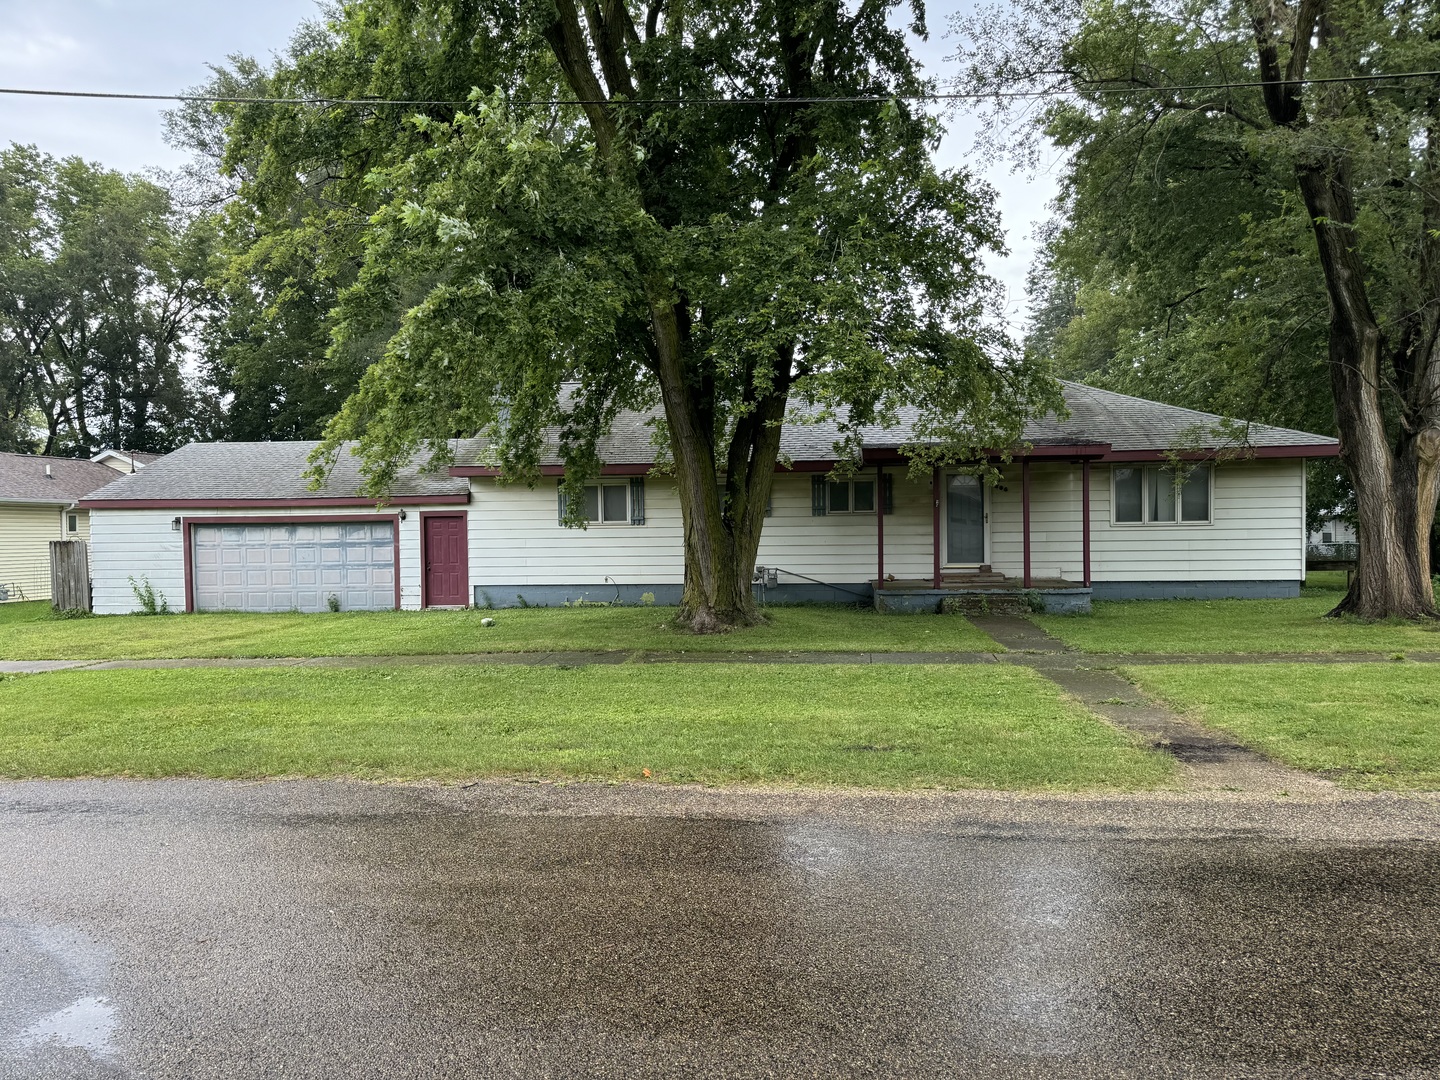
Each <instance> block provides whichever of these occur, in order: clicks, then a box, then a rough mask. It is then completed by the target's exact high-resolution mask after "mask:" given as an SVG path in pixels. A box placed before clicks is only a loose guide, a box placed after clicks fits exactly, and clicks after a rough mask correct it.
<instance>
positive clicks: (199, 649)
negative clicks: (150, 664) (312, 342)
mask: <svg viewBox="0 0 1440 1080" xmlns="http://www.w3.org/2000/svg"><path fill="white" fill-rule="evenodd" d="M674 611H675V609H674V608H663V607H615V608H610V607H583V608H521V609H509V610H505V611H373V612H343V613H340V614H330V613H328V612H327V613H323V614H316V615H301V614H298V613H295V614H290V613H285V614H275V615H247V614H242V613H238V612H227V613H217V614H201V615H155V616H140V615H106V616H99V617H96V618H87V619H56V618H53V617H52V616H51V615H50V609H49V605H47V604H45V603H43V602H40V603H27V604H4V605H0V660H142V659H153V658H157V657H172V658H180V657H210V656H260V657H264V656H418V655H444V654H447V653H475V652H557V651H566V650H590V649H599V650H626V651H629V650H687V651H691V652H745V651H748V650H753V651H765V652H776V651H821V652H828V651H836V652H848V651H855V652H910V651H917V652H977V651H981V652H998V651H1003V650H1002V649H1001V648H1000V646H999V645H997V644H996V643H995V642H994V641H992V640H991V639H990V637H989V636H988V635H986V634H982V633H981V632H980V631H979V630H977V629H975V627H973V626H971V625H970V623H968V622H967V621H966V620H965V619H964V618H962V617H960V616H958V615H880V614H877V613H876V612H874V611H870V610H868V609H861V608H855V607H838V606H821V605H816V606H814V607H804V606H797V607H773V608H771V609H770V615H771V622H770V623H769V624H768V625H766V626H757V627H753V628H751V629H748V630H741V631H737V632H735V633H732V634H719V635H709V636H704V637H697V636H695V635H692V634H686V633H683V632H680V631H677V630H672V629H671V628H670V627H669V626H667V625H666V623H667V621H668V620H669V619H670V618H671V617H673V615H674ZM486 617H490V618H493V619H494V620H495V624H496V625H495V626H493V627H489V628H486V627H483V626H481V625H480V620H481V619H482V618H486Z"/></svg>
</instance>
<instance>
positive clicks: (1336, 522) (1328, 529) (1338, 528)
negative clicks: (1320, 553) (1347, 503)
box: [1310, 517, 1356, 547]
mask: <svg viewBox="0 0 1440 1080" xmlns="http://www.w3.org/2000/svg"><path fill="white" fill-rule="evenodd" d="M1355 542H1356V541H1355V526H1354V525H1351V524H1350V523H1349V522H1348V521H1342V520H1341V519H1340V518H1338V517H1336V518H1326V519H1325V520H1324V521H1322V522H1321V523H1320V528H1318V529H1316V530H1315V531H1314V532H1312V533H1311V534H1310V545H1311V546H1312V547H1314V546H1316V545H1320V546H1327V545H1330V544H1353V543H1355Z"/></svg>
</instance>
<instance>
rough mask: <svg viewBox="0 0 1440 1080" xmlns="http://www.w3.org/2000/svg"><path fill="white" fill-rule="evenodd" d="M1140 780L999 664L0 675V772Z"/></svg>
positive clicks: (974, 782) (1091, 729)
mask: <svg viewBox="0 0 1440 1080" xmlns="http://www.w3.org/2000/svg"><path fill="white" fill-rule="evenodd" d="M647 769H648V770H649V771H650V779H652V780H655V781H697V782H702V783H760V784H814V785H829V784H840V785H857V786H865V787H881V788H929V787H938V788H965V787H987V788H1006V789H1056V790H1073V789H1082V788H1107V789H1137V788H1148V787H1155V786H1158V785H1164V784H1166V783H1167V782H1168V781H1169V780H1170V779H1171V776H1172V766H1171V764H1170V762H1169V761H1168V760H1167V759H1165V758H1163V757H1162V756H1160V755H1157V754H1155V753H1153V752H1151V751H1149V750H1146V749H1143V748H1141V747H1140V746H1139V745H1138V744H1137V743H1136V742H1135V740H1134V739H1132V738H1131V737H1130V736H1129V735H1127V734H1125V733H1122V732H1120V731H1118V730H1116V729H1114V728H1111V727H1110V726H1108V725H1107V724H1105V723H1103V722H1102V721H1100V720H1097V719H1096V718H1094V717H1093V716H1091V715H1090V714H1089V713H1087V712H1086V711H1085V710H1084V709H1083V708H1082V707H1080V706H1079V705H1077V704H1076V703H1075V702H1073V701H1071V700H1069V699H1067V698H1065V697H1063V696H1062V695H1061V694H1060V692H1059V691H1058V690H1057V689H1056V688H1055V687H1054V686H1052V685H1051V684H1050V683H1048V682H1047V681H1045V680H1044V679H1042V678H1041V677H1040V676H1038V675H1036V674H1035V673H1033V672H1031V671H1029V670H1026V669H1023V668H1014V667H1008V666H1004V667H1002V666H998V665H984V666H973V667H971V666H966V667H950V666H947V667H941V666H918V665H917V666H902V667H886V668H878V667H869V666H865V667H856V666H820V665H801V666H789V665H779V666H777V665H745V664H705V665H684V664H660V665H638V664H637V665H629V664H627V665H620V666H600V665H593V666H589V667H577V668H555V667H549V668H539V669H536V668H528V667H514V666H498V665H497V666H448V665H447V666H439V667H425V668H413V667H407V668H384V667H371V668H356V669H344V670H336V669H330V670H320V669H296V668H258V669H253V668H252V669H249V670H235V669H200V670H194V669H192V670H126V671H75V672H59V673H54V674H47V675H23V676H10V677H8V678H3V679H0V775H5V776H46V777H57V776H94V775H126V776H144V777H158V776H215V777H261V776H297V775H300V776H359V777H366V778H405V779H409V778H421V777H434V778H439V779H443V780H455V779H461V778H466V777H481V776H520V777H555V778H565V777H571V778H592V779H593V778H599V779H606V780H640V779H642V778H644V777H645V776H646V773H645V770H647Z"/></svg>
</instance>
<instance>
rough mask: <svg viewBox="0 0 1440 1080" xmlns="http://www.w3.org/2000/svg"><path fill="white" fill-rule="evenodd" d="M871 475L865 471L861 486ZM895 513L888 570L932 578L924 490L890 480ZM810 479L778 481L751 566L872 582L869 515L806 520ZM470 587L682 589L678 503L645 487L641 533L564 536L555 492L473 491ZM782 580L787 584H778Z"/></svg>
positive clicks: (899, 473) (889, 527) (660, 486)
mask: <svg viewBox="0 0 1440 1080" xmlns="http://www.w3.org/2000/svg"><path fill="white" fill-rule="evenodd" d="M871 474H873V470H867V477H868V476H869V475H871ZM893 475H894V476H895V481H894V484H895V487H894V493H895V512H894V513H892V514H886V515H885V569H886V572H887V573H893V574H895V575H896V576H899V577H906V576H910V577H913V576H918V575H921V574H928V573H929V572H930V566H931V555H930V486H929V483H928V481H927V482H926V483H924V484H909V483H907V482H906V481H905V473H904V470H903V469H899V470H894V471H893ZM811 476H812V474H810V473H781V474H779V475H777V476H776V477H775V482H774V487H773V488H772V495H771V501H770V505H771V513H770V516H769V517H767V518H766V519H765V526H764V530H763V532H762V533H761V536H760V550H759V556H758V559H757V561H758V562H759V563H760V564H762V565H764V566H777V567H780V568H782V569H784V570H790V571H794V572H795V573H799V574H805V575H807V576H809V577H817V578H820V579H821V580H822V581H833V582H864V581H869V580H871V579H872V578H874V576H875V553H876V548H875V514H874V512H873V511H871V512H869V513H863V514H854V513H851V514H833V515H830V514H827V515H826V516H824V517H815V516H814V515H813V514H812V513H811ZM470 510H471V514H470V580H471V583H472V584H474V585H477V586H481V587H483V586H485V585H486V584H493V585H594V584H600V583H603V582H604V580H605V578H606V577H610V578H612V579H613V580H614V581H615V582H616V583H617V584H620V585H678V584H680V583H682V582H683V581H684V577H685V561H684V552H683V549H682V544H683V534H682V531H681V523H680V500H679V496H678V495H677V494H676V492H675V485H674V484H673V483H672V482H671V481H670V480H668V479H666V478H664V477H649V478H647V479H646V481H645V524H644V525H643V526H635V527H632V528H625V529H609V528H591V529H567V528H564V527H562V526H561V525H560V524H559V523H558V522H557V520H556V515H555V494H554V489H553V488H550V487H548V486H545V485H542V486H537V487H536V488H534V489H533V490H532V489H530V488H526V487H524V486H521V485H513V486H508V487H507V486H502V485H499V484H497V483H496V482H495V481H494V480H490V479H476V480H473V481H472V482H471V505H470ZM782 580H784V579H783V577H782Z"/></svg>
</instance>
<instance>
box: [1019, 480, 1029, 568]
mask: <svg viewBox="0 0 1440 1080" xmlns="http://www.w3.org/2000/svg"><path fill="white" fill-rule="evenodd" d="M1020 519H1021V520H1020V529H1021V531H1022V532H1023V533H1024V534H1025V542H1024V547H1025V588H1027V589H1028V588H1030V459H1029V458H1026V459H1025V460H1024V461H1022V462H1021V463H1020Z"/></svg>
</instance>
